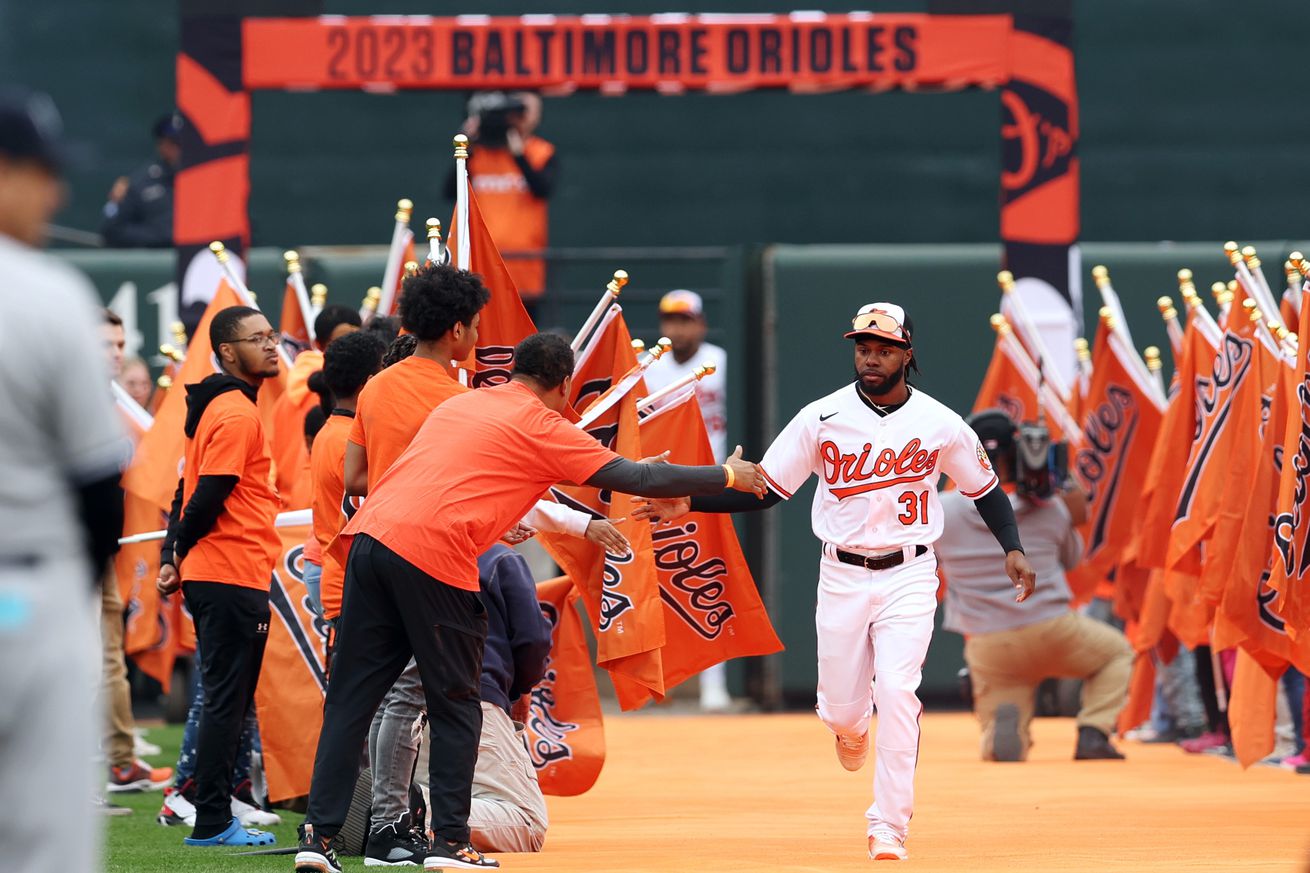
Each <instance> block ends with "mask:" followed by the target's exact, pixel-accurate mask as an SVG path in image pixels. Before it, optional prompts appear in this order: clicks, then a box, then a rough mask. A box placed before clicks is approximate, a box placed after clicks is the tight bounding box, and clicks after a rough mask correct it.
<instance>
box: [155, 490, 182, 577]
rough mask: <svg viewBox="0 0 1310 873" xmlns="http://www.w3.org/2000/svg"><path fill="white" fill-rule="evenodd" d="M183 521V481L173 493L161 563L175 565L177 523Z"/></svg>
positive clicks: (160, 554)
mask: <svg viewBox="0 0 1310 873" xmlns="http://www.w3.org/2000/svg"><path fill="white" fill-rule="evenodd" d="M181 520H182V480H181V479H180V478H179V479H178V480H177V490H176V491H174V492H173V506H172V508H171V509H169V510H168V531H167V533H165V535H164V547H163V548H162V549H160V551H159V563H161V564H171V563H173V547H174V546H175V545H177V523H178V522H179V521H181Z"/></svg>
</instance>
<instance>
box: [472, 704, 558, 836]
mask: <svg viewBox="0 0 1310 873" xmlns="http://www.w3.org/2000/svg"><path fill="white" fill-rule="evenodd" d="M547 824H548V820H547V817H546V798H544V797H542V796H541V786H540V785H539V784H538V783H537V771H536V769H535V768H534V767H533V766H532V760H531V759H530V758H529V757H528V748H527V746H526V745H524V742H523V733H522V731H517V730H515V724H514V722H512V721H511V720H510V717H509V716H508V715H507V714H506V713H505V710H503V709H501V708H500V707H499V706H496V705H495V704H494V703H487V702H486V701H485V700H484V701H483V702H482V736H481V738H480V739H479V741H478V767H477V770H476V771H474V773H473V804H472V807H471V808H470V809H469V831H470V835H471V838H472V840H473V845H474V846H475V847H477V849H478V850H479V851H483V852H540V851H541V847H542V845H543V844H544V843H545V842H546V827H547Z"/></svg>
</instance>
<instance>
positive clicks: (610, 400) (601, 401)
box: [578, 337, 714, 430]
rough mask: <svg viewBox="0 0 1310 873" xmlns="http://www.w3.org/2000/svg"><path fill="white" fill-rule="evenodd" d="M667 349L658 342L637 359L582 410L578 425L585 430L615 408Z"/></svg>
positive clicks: (639, 402)
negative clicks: (633, 364) (609, 386)
mask: <svg viewBox="0 0 1310 873" xmlns="http://www.w3.org/2000/svg"><path fill="white" fill-rule="evenodd" d="M661 340H663V342H667V341H668V340H667V339H665V338H663V337H661ZM667 350H668V349H667V348H666V347H665V346H664V345H663V344H662V343H657V344H656V345H655V346H654V347H653V348H651V349H649V350H648V351H647V352H646V354H644V355H642V356H641V358H640V359H639V360H638V361H637V365H636V366H635V367H633V368H632V369H630V370H628V372H626V373H624V374H623V376H622V377H621V378H620V379H619V380H618V381H617V382H615V383H614V385H613V386H612V387H611V388H610V389H609V390H608V391H606V392H605V393H604V394H602V395H600V396H599V397H597V398H596V399H595V400H594V401H593V402H592V404H591V405H590V406H588V407H587V408H586V409H585V410H583V411H582V413H581V416H580V421H579V422H578V427H580V428H583V429H584V430H585V429H586V428H588V427H590V426H591V425H592V424H594V423H595V422H596V421H597V420H598V419H599V418H600V417H601V416H602V415H604V414H605V413H606V412H608V411H609V410H610V409H613V408H614V404H616V403H618V402H619V401H620V400H622V399H623V398H624V397H625V396H627V394H628V393H629V392H630V391H632V389H633V388H635V387H636V385H637V382H638V381H639V380H640V379H641V377H642V376H644V375H645V374H646V371H647V370H649V369H650V365H651V364H653V363H655V362H656V361H658V360H659V359H660V357H661V356H662V355H663V354H664V353H665V352H666V351H667ZM710 372H714V369H713V367H711V368H710ZM641 403H642V401H641V400H638V401H637V408H638V409H640V408H641Z"/></svg>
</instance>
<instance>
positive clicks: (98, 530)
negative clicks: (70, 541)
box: [77, 473, 123, 582]
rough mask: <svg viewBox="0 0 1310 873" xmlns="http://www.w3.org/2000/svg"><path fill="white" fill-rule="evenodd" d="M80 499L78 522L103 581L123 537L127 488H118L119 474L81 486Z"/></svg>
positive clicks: (78, 491) (97, 576)
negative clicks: (106, 568) (124, 495)
mask: <svg viewBox="0 0 1310 873" xmlns="http://www.w3.org/2000/svg"><path fill="white" fill-rule="evenodd" d="M77 498H78V500H77V502H78V520H79V521H81V523H82V528H83V530H84V531H85V532H86V543H87V552H88V553H89V554H90V556H91V566H92V567H93V568H94V570H95V574H96V581H97V582H100V581H101V579H102V577H103V576H104V570H105V567H106V566H107V565H108V564H109V559H110V558H112V557H113V556H114V555H115V553H117V552H118V538H119V537H120V536H122V535H123V489H122V488H120V487H118V474H117V473H114V474H113V475H112V476H107V477H105V478H104V479H97V480H96V481H94V482H88V483H86V484H85V485H80V486H78V488H77Z"/></svg>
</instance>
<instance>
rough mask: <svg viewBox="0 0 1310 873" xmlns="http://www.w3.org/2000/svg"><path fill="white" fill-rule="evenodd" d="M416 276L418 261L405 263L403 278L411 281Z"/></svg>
mask: <svg viewBox="0 0 1310 873" xmlns="http://www.w3.org/2000/svg"><path fill="white" fill-rule="evenodd" d="M417 275H418V261H406V262H405V278H406V279H412V278H414V277H415V276H417Z"/></svg>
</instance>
